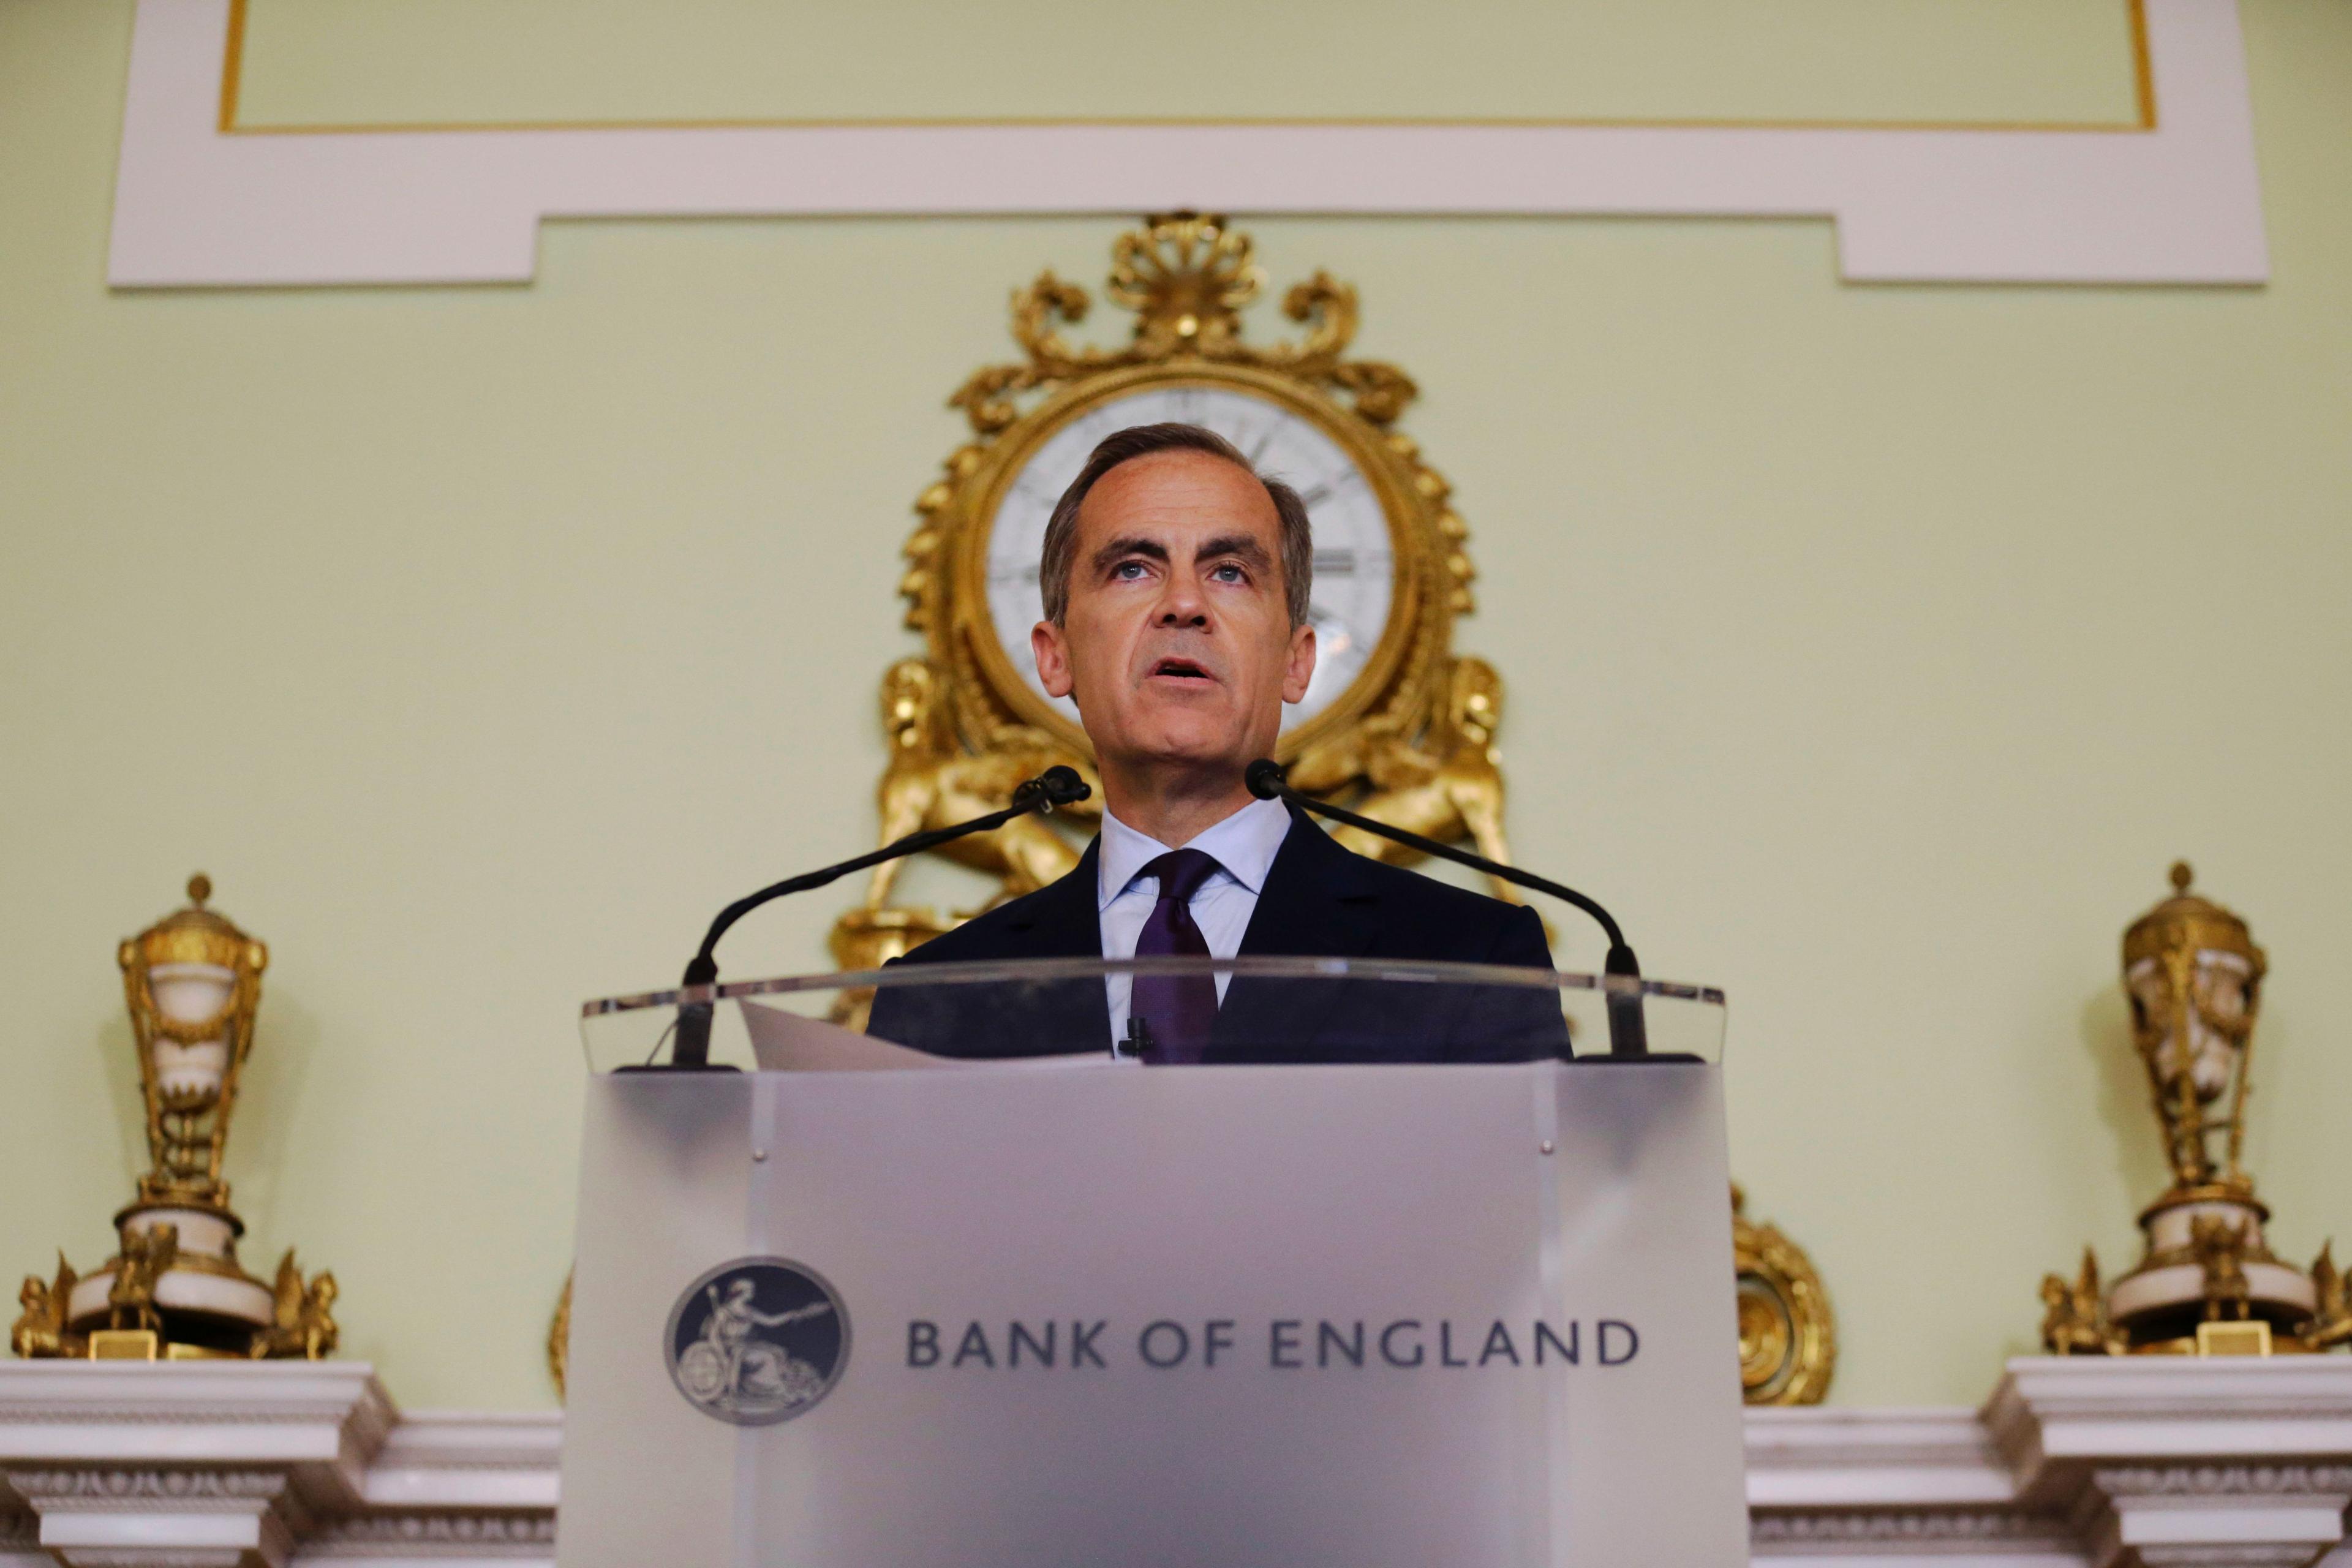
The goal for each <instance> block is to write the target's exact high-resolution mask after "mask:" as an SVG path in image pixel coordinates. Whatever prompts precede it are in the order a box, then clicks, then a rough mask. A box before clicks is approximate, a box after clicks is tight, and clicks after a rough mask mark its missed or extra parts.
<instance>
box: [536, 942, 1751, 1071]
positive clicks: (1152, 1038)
mask: <svg viewBox="0 0 2352 1568" xmlns="http://www.w3.org/2000/svg"><path fill="white" fill-rule="evenodd" d="M682 1020H683V1022H684V1023H685V1025H686V1030H687V1033H688V1037H694V1036H697V1035H699V1034H702V1033H705V1032H707V1034H708V1037H709V1060H710V1061H711V1062H713V1063H714V1064H719V1065H722V1066H728V1067H735V1068H744V1069H747V1070H749V1069H754V1068H767V1069H771V1070H859V1069H872V1068H911V1067H923V1066H941V1065H949V1066H951V1065H955V1064H956V1063H958V1062H970V1061H993V1062H1000V1063H1002V1062H1006V1061H1013V1060H1034V1061H1036V1062H1037V1063H1038V1064H1039V1065H1041V1066H1080V1065H1086V1064H1089V1063H1097V1064H1103V1065H1125V1066H1138V1065H1171V1064H1195V1063H1197V1064H1200V1065H1204V1066H1240V1065H1301V1066H1311V1065H1328V1064H1335V1063H1343V1062H1344V1063H1362V1064H1381V1063H1394V1064H1399V1065H1405V1064H1433V1063H1462V1064H1475V1063H1498V1062H1523V1061H1532V1060H1545V1059H1551V1058H1562V1057H1573V1058H1580V1059H1581V1058H1612V1059H1617V1060H1622V1059H1624V1058H1625V1056H1626V1055H1627V1047H1629V1046H1633V1045H1636V1044H1638V1045H1639V1046H1640V1047H1643V1048H1645V1049H1646V1050H1647V1051H1648V1052H1649V1053H1651V1054H1653V1055H1657V1056H1671V1057H1681V1058H1685V1059H1687V1058H1694V1057H1696V1058H1700V1059H1702V1060H1706V1061H1718V1060H1720V1059H1721V1057H1722V1048H1723V1027H1724V1002H1723V993H1721V992H1720V991H1717V990H1714V989H1712V988H1710V987H1706V986H1700V985H1687V984H1677V983H1675V982H1672V981H1660V980H1632V979H1628V978H1625V977H1622V976H1615V975H1609V976H1601V975H1591V974H1562V973H1553V972H1550V971H1548V970H1539V969H1524V968H1515V967H1505V966H1499V965H1492V964H1468V963H1407V962H1401V961H1396V960H1388V959H1361V958H1356V959H1338V958H1236V959H1197V958H1154V959H1127V960H1104V959H1093V958H1085V959H1076V958H1073V959H1032V960H1025V961H1022V962H1018V963H901V964H894V965H892V966H890V967H888V968H886V969H879V970H866V971H859V972H855V973H840V974H811V975H793V976H786V977H782V978H778V979H771V980H749V981H739V982H734V983H730V984H720V985H714V986H689V987H685V988H683V989H678V990H669V991H654V992H646V993H643V994H636V995H630V996H614V997H607V998H604V999H601V1000H597V1001H592V1002H589V1003H586V1004H584V1005H583V1006H582V1008H581V1037H582V1040H583V1044H584V1046H585V1047H586V1051H587V1058H588V1067H589V1069H590V1070H591V1071H592V1072H600V1073H601V1072H610V1071H613V1070H614V1069H616V1068H625V1067H636V1066H641V1065H645V1064H647V1063H651V1062H655V1061H665V1060H668V1059H669V1058H670V1057H671V1054H672V1052H673V1049H674V1047H676V1045H677V1037H678V1034H679V1031H680V1024H681V1021H682Z"/></svg>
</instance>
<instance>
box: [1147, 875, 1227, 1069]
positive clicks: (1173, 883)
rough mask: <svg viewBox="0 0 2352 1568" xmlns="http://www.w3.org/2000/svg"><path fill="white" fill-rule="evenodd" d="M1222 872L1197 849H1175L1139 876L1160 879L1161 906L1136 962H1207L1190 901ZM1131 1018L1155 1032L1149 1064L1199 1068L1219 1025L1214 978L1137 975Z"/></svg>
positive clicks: (1155, 907) (1154, 908) (1149, 922)
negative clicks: (1188, 1064)
mask: <svg viewBox="0 0 2352 1568" xmlns="http://www.w3.org/2000/svg"><path fill="white" fill-rule="evenodd" d="M1218 869H1219V868H1218V866H1217V863H1216V861H1215V860H1213V859H1212V858H1210V857H1209V856H1207V855H1204V854H1202V852H1201V851H1200V850H1198V849H1171V850H1170V851H1169V852H1168V853H1167V854H1165V855H1162V856H1161V857H1160V858H1158V859H1157V860H1154V861H1152V862H1151V863H1150V865H1148V866H1146V867H1145V868H1143V869H1142V870H1140V871H1139V872H1137V873H1136V874H1137V875H1138V876H1140V877H1157V878H1159V879H1160V901H1159V902H1158V903H1156V904H1154V905H1152V906H1151V918H1150V920H1147V921H1144V922H1143V930H1142V931H1141V933H1140V934H1139V935H1138V936H1137V937H1136V939H1135V956H1136V957H1138V958H1206V957H1208V956H1209V943H1208V942H1207V940H1206V939H1205V938H1203V937H1202V935H1201V928H1200V927H1199V926H1197V925H1194V924H1193V923H1192V895H1193V894H1195V893H1197V892H1199V891H1200V890H1201V885H1202V883H1203V882H1206V881H1207V880H1208V879H1209V878H1210V877H1211V876H1212V875H1213V874H1214V873H1215V872H1216V871H1217V870H1218ZM1128 1016H1129V1017H1130V1018H1139V1019H1141V1020H1143V1023H1144V1025H1145V1026H1146V1027H1147V1028H1149V1029H1150V1031H1151V1049H1150V1051H1149V1052H1148V1053H1146V1055H1145V1057H1144V1059H1145V1060H1146V1061H1150V1062H1155V1063H1164V1062H1197V1061H1199V1060H1200V1059H1201V1053H1202V1051H1203V1050H1204V1049H1206V1048H1207V1047H1208V1044H1209V1030H1210V1029H1211V1027H1212V1026H1214V1025H1215V1023H1216V1021H1217V980H1216V976H1214V975H1213V974H1184V975H1176V974H1139V975H1137V976H1136V977H1135V989H1134V991H1133V993H1132V994H1131V995H1130V996H1129V1001H1128Z"/></svg>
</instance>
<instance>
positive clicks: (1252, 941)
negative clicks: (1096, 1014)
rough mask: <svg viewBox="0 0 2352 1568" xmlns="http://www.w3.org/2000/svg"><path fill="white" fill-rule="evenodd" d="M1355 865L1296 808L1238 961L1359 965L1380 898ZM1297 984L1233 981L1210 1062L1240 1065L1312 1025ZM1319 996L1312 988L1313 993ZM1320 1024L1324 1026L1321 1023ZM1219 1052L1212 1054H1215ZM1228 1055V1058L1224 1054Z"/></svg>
mask: <svg viewBox="0 0 2352 1568" xmlns="http://www.w3.org/2000/svg"><path fill="white" fill-rule="evenodd" d="M1363 865H1364V862H1363V861H1362V859H1361V858H1359V857H1358V856H1356V855H1354V854H1352V853H1351V852H1349V850H1347V849H1345V848H1342V847H1340V846H1339V844H1337V843H1335V842H1334V841H1333V840H1332V838H1331V837H1330V835H1328V834H1327V833H1325V832H1324V831H1323V830H1322V829H1321V828H1320V827H1318V826H1316V825H1315V823H1314V822H1313V821H1312V820H1311V819H1310V818H1309V817H1308V816H1307V814H1306V813H1304V812H1302V811H1300V810H1299V809H1298V808H1297V806H1292V807H1291V808H1290V831H1289V833H1287V834H1286V835H1285V836H1284V837H1283V840H1282V847H1281V848H1280V849H1279V850H1277V851H1276V854H1275V857H1274V864H1273V866H1272V867H1271V868H1268V869H1267V871H1266V874H1265V886H1264V887H1263V888H1261V889H1258V896H1257V908H1256V909H1255V910H1252V911H1251V912H1250V923H1249V929H1248V930H1247V931H1244V932H1243V933H1242V945H1241V951H1240V956H1241V957H1244V958H1361V957H1363V956H1365V955H1366V954H1367V953H1369V952H1370V951H1371V948H1372V945H1373V943H1374V942H1376V941H1377V940H1378V939H1379V936H1380V895H1379V893H1378V892H1377V891H1375V890H1374V889H1373V888H1372V887H1371V886H1370V879H1368V878H1366V877H1365V876H1364V875H1363V874H1362V869H1363ZM1304 985H1305V983H1303V982H1300V981H1297V980H1274V979H1269V978H1265V977H1262V976H1261V977H1256V978H1252V977H1249V976H1245V975H1237V976H1235V977H1234V982H1233V984H1231V985H1230V986H1228V987H1227V988H1226V991H1225V1001H1224V1005H1223V1006H1222V1007H1220V1008H1218V1009H1217V1027H1216V1031H1215V1033H1214V1035H1213V1037H1212V1039H1211V1051H1212V1053H1213V1055H1212V1059H1217V1056H1218V1055H1219V1054H1223V1059H1227V1060H1247V1059H1249V1058H1250V1057H1251V1056H1252V1055H1254V1054H1255V1052H1254V1050H1253V1047H1255V1046H1259V1045H1262V1044H1265V1043H1269V1042H1275V1041H1279V1040H1285V1039H1286V1038H1288V1037H1294V1036H1297V1035H1299V1034H1300V1033H1301V1031H1302V1030H1304V1031H1306V1032H1307V1033H1310V1034H1311V1033H1312V1031H1313V1025H1312V1023H1310V1022H1309V1021H1308V1020H1307V1018H1306V1017H1305V1016H1303V1014H1302V1009H1301V1007H1300V1006H1299V1004H1300V1003H1301V1002H1303V1001H1305V1000H1306V999H1307V992H1306V990H1305V989H1304ZM1318 989H1319V987H1318ZM1323 1018H1324V1021H1325V1022H1330V1021H1332V1020H1330V1019H1329V1018H1328V1015H1324V1016H1323ZM1219 1047H1224V1052H1223V1053H1219ZM1225 1053H1229V1054H1225Z"/></svg>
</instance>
